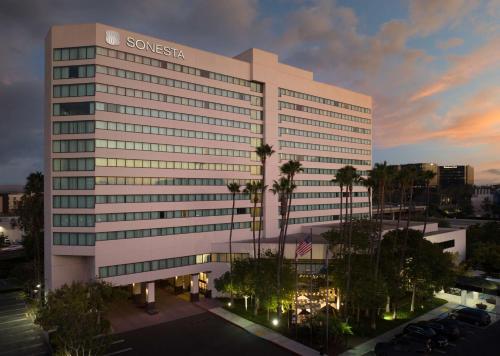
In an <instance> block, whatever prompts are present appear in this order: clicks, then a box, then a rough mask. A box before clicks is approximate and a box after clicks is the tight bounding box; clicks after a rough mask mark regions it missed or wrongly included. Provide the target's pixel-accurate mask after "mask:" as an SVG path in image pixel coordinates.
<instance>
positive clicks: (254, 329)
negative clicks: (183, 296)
mask: <svg viewBox="0 0 500 356" xmlns="http://www.w3.org/2000/svg"><path fill="white" fill-rule="evenodd" d="M207 310H208V311H209V312H210V313H212V314H215V315H217V316H219V317H220V318H222V319H224V320H226V321H228V322H230V323H232V324H234V325H236V326H239V327H240V328H242V329H244V330H246V331H247V332H249V333H250V334H253V335H255V336H258V337H260V338H262V339H265V340H268V341H270V342H272V343H274V344H276V345H279V346H281V347H283V348H284V349H287V350H289V351H291V352H293V353H294V354H297V355H319V352H318V351H316V350H314V349H311V348H310V347H307V346H305V345H302V344H301V343H299V342H296V341H294V340H291V339H289V338H287V337H285V336H283V335H281V334H280V333H277V332H276V331H273V330H271V329H269V328H266V327H264V326H262V325H259V324H256V323H254V322H252V321H250V320H247V319H245V318H242V317H240V316H238V315H236V314H234V313H231V312H230V311H227V310H226V309H223V308H221V307H216V308H211V309H207Z"/></svg>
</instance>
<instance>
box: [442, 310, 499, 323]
mask: <svg viewBox="0 0 500 356" xmlns="http://www.w3.org/2000/svg"><path fill="white" fill-rule="evenodd" d="M451 317H452V318H454V319H457V320H460V321H464V322H466V323H469V324H473V325H476V326H486V325H489V324H490V323H491V317H490V314H488V313H487V312H486V311H484V310H480V309H474V308H463V309H457V310H454V311H453V312H452V314H451Z"/></svg>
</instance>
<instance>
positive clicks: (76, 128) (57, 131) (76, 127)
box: [52, 121, 95, 135]
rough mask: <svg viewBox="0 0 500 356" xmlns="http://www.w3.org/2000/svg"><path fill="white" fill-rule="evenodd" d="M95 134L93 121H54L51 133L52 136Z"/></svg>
mask: <svg viewBox="0 0 500 356" xmlns="http://www.w3.org/2000/svg"><path fill="white" fill-rule="evenodd" d="M94 132H95V121H54V122H53V123H52V133H53V134H54V135H68V134H71V135H73V134H87V133H94Z"/></svg>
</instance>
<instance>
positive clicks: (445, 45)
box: [436, 37, 464, 49]
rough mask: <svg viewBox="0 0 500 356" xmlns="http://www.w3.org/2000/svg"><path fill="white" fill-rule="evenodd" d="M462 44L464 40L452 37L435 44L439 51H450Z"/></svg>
mask: <svg viewBox="0 0 500 356" xmlns="http://www.w3.org/2000/svg"><path fill="white" fill-rule="evenodd" d="M463 43H464V40H463V39H462V38H459V37H453V38H450V39H448V40H446V41H439V42H438V43H437V45H436V47H437V48H439V49H450V48H454V47H458V46H461V45H463Z"/></svg>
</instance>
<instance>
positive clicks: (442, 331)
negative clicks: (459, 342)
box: [417, 320, 460, 339]
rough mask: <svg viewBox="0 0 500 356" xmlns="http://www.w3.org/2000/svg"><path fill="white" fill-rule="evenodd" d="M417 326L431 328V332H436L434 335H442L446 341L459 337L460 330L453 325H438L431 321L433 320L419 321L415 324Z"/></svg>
mask: <svg viewBox="0 0 500 356" xmlns="http://www.w3.org/2000/svg"><path fill="white" fill-rule="evenodd" d="M417 325H419V326H423V327H427V328H431V329H432V330H434V331H435V332H436V334H438V335H443V336H445V337H446V338H447V339H457V338H458V337H459V336H460V329H459V328H458V326H456V325H455V327H452V326H450V325H445V324H442V323H438V322H436V321H433V320H430V321H419V322H418V323H417Z"/></svg>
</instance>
